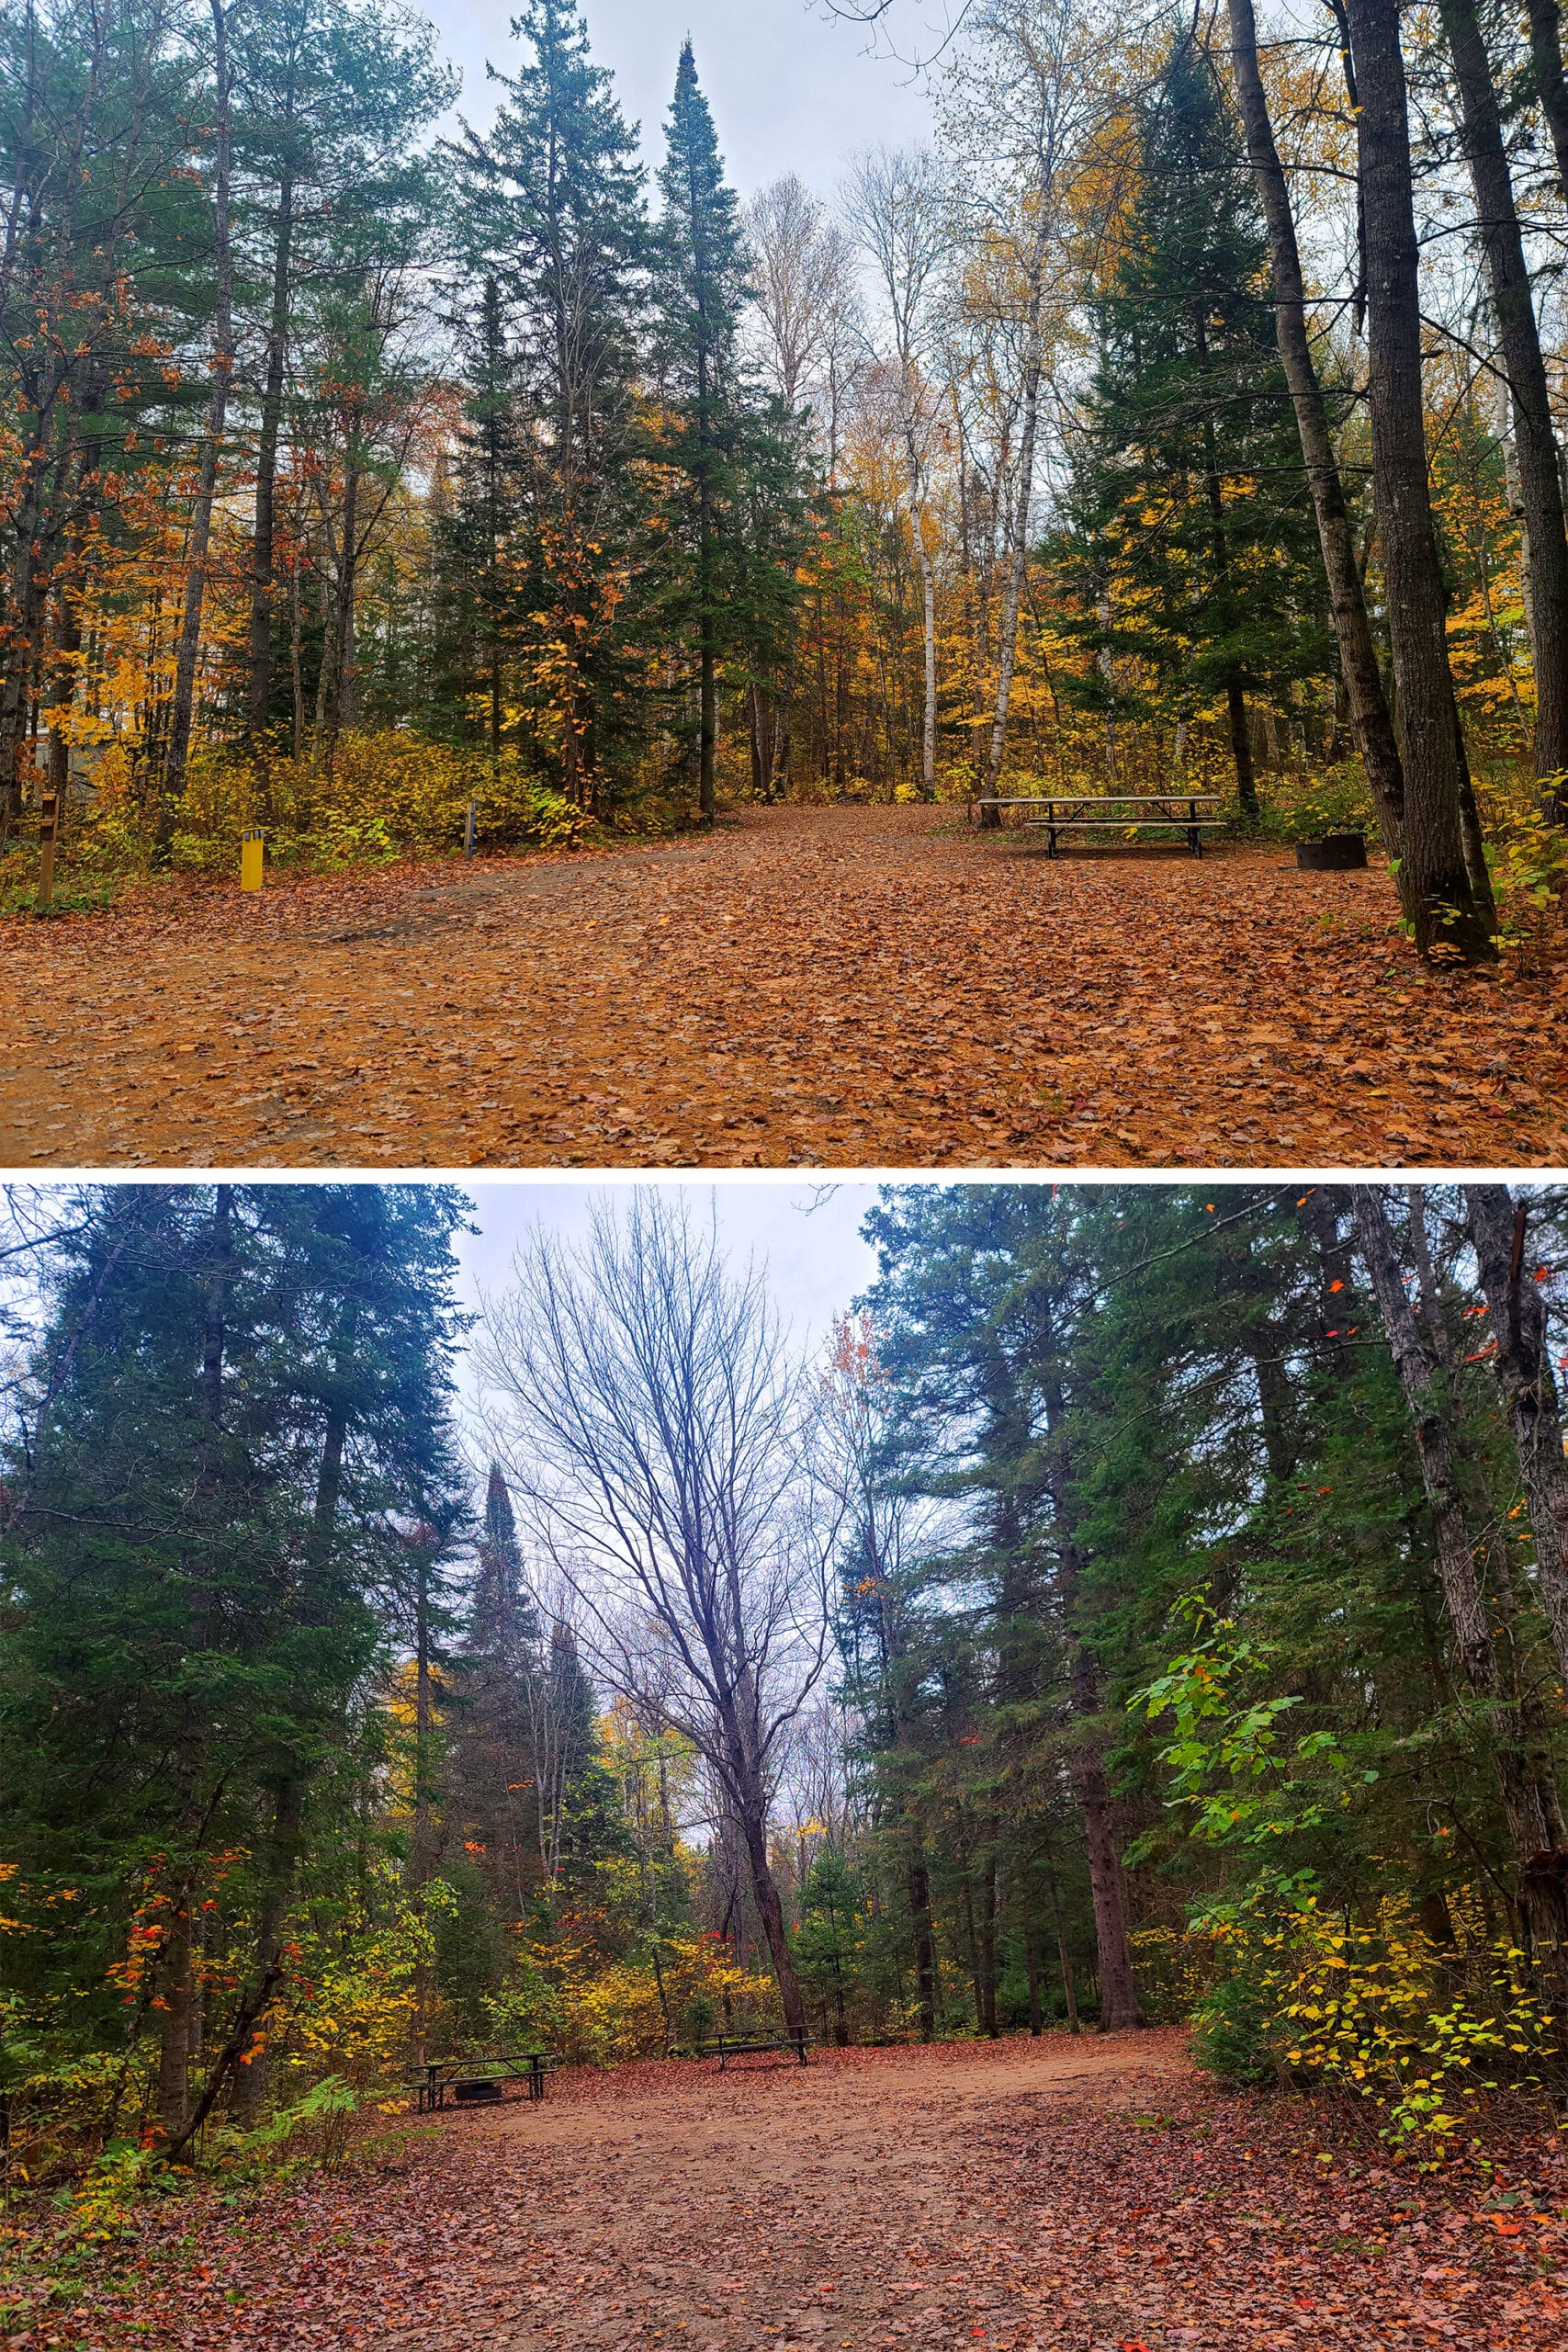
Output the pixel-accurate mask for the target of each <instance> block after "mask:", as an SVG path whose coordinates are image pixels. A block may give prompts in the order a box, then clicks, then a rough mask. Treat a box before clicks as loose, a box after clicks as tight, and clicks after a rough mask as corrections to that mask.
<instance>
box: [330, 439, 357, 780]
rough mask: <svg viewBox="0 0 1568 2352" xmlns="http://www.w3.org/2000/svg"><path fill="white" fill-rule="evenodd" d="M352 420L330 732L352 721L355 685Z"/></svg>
mask: <svg viewBox="0 0 1568 2352" xmlns="http://www.w3.org/2000/svg"><path fill="white" fill-rule="evenodd" d="M358 568H359V459H358V457H357V455H356V454H355V430H354V419H353V417H352V415H351V416H350V419H349V428H348V436H347V443H346V450H345V455H344V475H343V550H342V553H341V555H340V557H339V559H338V577H337V613H336V631H335V638H336V651H335V657H334V662H333V669H334V673H335V676H334V684H335V687H336V695H335V700H334V707H333V738H334V740H335V738H336V737H337V736H339V735H346V734H347V733H348V732H349V731H350V729H352V728H353V726H354V724H355V717H356V706H357V692H356V689H357V684H358V681H357V679H356V676H355V650H354V594H355V573H356V572H357V571H358Z"/></svg>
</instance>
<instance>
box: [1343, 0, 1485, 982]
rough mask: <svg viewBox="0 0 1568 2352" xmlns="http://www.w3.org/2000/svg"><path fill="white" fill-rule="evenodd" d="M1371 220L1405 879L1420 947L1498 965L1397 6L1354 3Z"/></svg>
mask: <svg viewBox="0 0 1568 2352" xmlns="http://www.w3.org/2000/svg"><path fill="white" fill-rule="evenodd" d="M1348 17H1349V22H1350V37H1351V41H1352V44H1353V47H1354V51H1355V64H1356V77H1357V89H1358V94H1359V98H1360V102H1361V104H1360V112H1359V115H1358V117H1357V120H1356V133H1357V151H1358V156H1359V166H1360V175H1361V185H1362V189H1363V192H1364V196H1365V202H1366V219H1367V347H1368V353H1369V358H1370V368H1369V376H1368V385H1367V402H1368V409H1369V413H1370V417H1371V442H1372V484H1373V491H1374V493H1375V496H1376V501H1377V511H1378V530H1379V537H1380V541H1381V544H1382V561H1383V573H1384V578H1385V580H1386V582H1387V586H1388V607H1389V635H1390V639H1391V642H1392V645H1393V674H1394V681H1395V684H1396V685H1397V687H1398V690H1399V718H1400V729H1401V734H1402V737H1403V749H1404V850H1403V854H1402V857H1401V864H1400V872H1401V876H1403V877H1404V880H1405V881H1406V882H1407V884H1408V893H1409V895H1408V899H1407V900H1406V903H1407V905H1408V907H1409V909H1410V921H1411V923H1412V926H1413V928H1414V930H1415V933H1416V944H1417V945H1418V947H1419V948H1420V950H1421V952H1422V954H1423V955H1430V954H1431V953H1432V951H1433V950H1434V949H1438V950H1440V951H1444V952H1447V953H1450V954H1452V955H1457V956H1459V957H1461V959H1462V960H1463V961H1465V962H1467V963H1475V962H1481V961H1483V960H1485V959H1487V958H1490V957H1493V956H1495V954H1496V950H1495V946H1494V944H1493V936H1494V933H1495V931H1496V928H1497V916H1496V910H1495V906H1494V904H1493V901H1492V893H1491V888H1490V885H1489V883H1488V882H1487V880H1486V876H1485V874H1484V871H1483V872H1482V873H1481V874H1479V875H1477V874H1472V872H1471V870H1470V868H1469V865H1467V862H1466V859H1465V854H1464V834H1463V829H1462V815H1461V769H1460V763H1459V757H1458V742H1457V736H1456V727H1455V718H1454V696H1453V681H1452V678H1451V677H1450V673H1449V656H1448V630H1447V599H1446V596H1445V594H1444V588H1443V578H1442V569H1441V566H1440V563H1439V561H1438V539H1437V532H1436V530H1435V528H1434V526H1433V522H1432V509H1431V502H1430V497H1429V493H1428V489H1427V443H1426V432H1425V421H1424V420H1425V411H1424V406H1423V389H1424V388H1423V382H1422V372H1421V311H1420V294H1419V284H1418V259H1419V256H1418V249H1417V245H1416V216H1415V209H1414V203H1413V198H1412V193H1411V177H1410V126H1409V121H1408V119H1407V115H1406V107H1405V85H1404V56H1403V54H1402V52H1401V50H1400V46H1399V5H1398V0H1348Z"/></svg>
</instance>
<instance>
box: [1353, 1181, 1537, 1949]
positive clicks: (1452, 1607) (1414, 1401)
mask: <svg viewBox="0 0 1568 2352" xmlns="http://www.w3.org/2000/svg"><path fill="white" fill-rule="evenodd" d="M1384 1197H1385V1196H1384V1190H1383V1188H1382V1187H1380V1186H1377V1185H1372V1184H1358V1185H1355V1186H1354V1187H1353V1188H1352V1199H1353V1201H1354V1204H1355V1216H1356V1237H1357V1240H1358V1242H1359V1246H1360V1251H1361V1257H1362V1260H1363V1261H1364V1263H1365V1265H1366V1268H1367V1272H1368V1273H1369V1275H1370V1276H1371V1284H1372V1291H1373V1295H1374V1296H1375V1297H1376V1299H1377V1304H1378V1311H1379V1314H1380V1316H1381V1317H1382V1326H1383V1331H1384V1335H1385V1337H1386V1339H1387V1341H1388V1346H1389V1352H1390V1353H1391V1355H1392V1356H1393V1363H1394V1370H1395V1372H1396V1373H1397V1374H1398V1377H1399V1385H1400V1387H1401V1390H1402V1391H1403V1393H1404V1401H1405V1406H1406V1408H1407V1410H1408V1412H1409V1415H1410V1420H1411V1426H1412V1428H1413V1430H1414V1431H1415V1437H1416V1454H1417V1457H1418V1459H1419V1462H1420V1465H1421V1483H1422V1487H1423V1489H1424V1491H1425V1493H1426V1497H1427V1510H1428V1512H1429V1514H1430V1517H1431V1521H1432V1529H1433V1534H1434V1538H1435V1544H1436V1550H1437V1555H1438V1579H1439V1581H1440V1583H1441V1586H1442V1590H1443V1600H1444V1606H1445V1608H1446V1610H1447V1612H1448V1618H1449V1623H1450V1628H1451V1630H1452V1633H1453V1636H1454V1642H1455V1645H1456V1648H1457V1651H1458V1657H1459V1665H1460V1670H1461V1674H1462V1676H1463V1678H1464V1681H1465V1684H1466V1686H1467V1688H1468V1689H1469V1691H1471V1693H1472V1695H1473V1697H1474V1698H1475V1699H1476V1700H1477V1701H1479V1702H1481V1705H1482V1706H1483V1709H1484V1711H1485V1715H1486V1719H1487V1727H1488V1730H1489V1732H1490V1734H1491V1736H1492V1738H1493V1740H1494V1741H1495V1751H1496V1770H1497V1778H1498V1787H1499V1792H1500V1794H1501V1796H1502V1800H1503V1810H1504V1813H1505V1815H1506V1817H1507V1822H1508V1830H1509V1838H1510V1842H1511V1844H1512V1847H1513V1854H1514V1862H1515V1870H1516V1884H1517V1896H1518V1901H1519V1903H1520V1905H1521V1907H1522V1909H1523V1911H1524V1914H1525V1916H1526V1917H1527V1918H1528V1919H1529V1925H1530V1928H1531V1933H1532V1937H1533V1939H1534V1940H1535V1943H1536V1945H1537V1947H1538V1950H1539V1949H1540V1948H1541V1947H1544V1948H1545V1949H1546V1950H1547V1951H1549V1952H1550V1953H1551V1955H1553V1956H1554V1957H1553V1966H1554V1968H1556V1969H1557V1970H1558V1971H1559V1972H1561V1968H1562V1959H1563V1954H1564V1949H1565V1945H1568V1828H1565V1826H1564V1823H1563V1818H1562V1806H1561V1803H1560V1801H1559V1796H1558V1791H1557V1783H1556V1777H1555V1773H1554V1770H1553V1766H1552V1761H1551V1744H1550V1741H1549V1740H1543V1739H1542V1738H1541V1737H1540V1736H1539V1734H1538V1732H1537V1730H1536V1728H1535V1726H1534V1725H1533V1724H1531V1723H1529V1722H1528V1721H1527V1720H1526V1716H1525V1713H1524V1712H1523V1711H1522V1710H1521V1708H1520V1705H1519V1702H1518V1699H1517V1694H1516V1693H1515V1692H1514V1691H1511V1690H1510V1689H1508V1688H1507V1687H1506V1684H1505V1681H1504V1678H1503V1675H1502V1672H1501V1670H1500V1667H1499V1662H1498V1657H1497V1651H1496V1646H1495V1643H1494V1640H1493V1636H1492V1627H1491V1624H1490V1623H1489V1621H1488V1618H1487V1613H1486V1605H1485V1601H1484V1600H1483V1595H1482V1590H1481V1586H1480V1581H1479V1579H1478V1577H1477V1576H1476V1572H1475V1553H1474V1547H1473V1546H1472V1542H1471V1537H1470V1531H1469V1527H1468V1525H1467V1524H1466V1515H1465V1508H1464V1499H1463V1496H1462V1493H1461V1487H1460V1481H1459V1475H1458V1470H1457V1466H1456V1463H1455V1458H1454V1446H1453V1442H1452V1437H1451V1434H1450V1427H1449V1417H1448V1412H1447V1409H1446V1406H1445V1403H1444V1399H1443V1397H1441V1395H1440V1394H1439V1392H1438V1384H1437V1381H1436V1378H1435V1377H1434V1372H1433V1365H1432V1361H1431V1358H1430V1356H1429V1355H1428V1353H1427V1348H1426V1346H1425V1344H1424V1342H1423V1340H1422V1337H1421V1331H1420V1328H1419V1325H1418V1324H1417V1321H1416V1310H1415V1308H1414V1307H1413V1306H1411V1304H1410V1300H1409V1298H1408V1296H1407V1295H1406V1293H1405V1287H1404V1272H1403V1269H1402V1267H1401V1265H1400V1262H1399V1256H1398V1252H1397V1250H1396V1249H1395V1246H1394V1238H1393V1231H1392V1229H1391V1228H1390V1226H1389V1222H1388V1217H1387V1213H1386V1209H1385V1205H1384Z"/></svg>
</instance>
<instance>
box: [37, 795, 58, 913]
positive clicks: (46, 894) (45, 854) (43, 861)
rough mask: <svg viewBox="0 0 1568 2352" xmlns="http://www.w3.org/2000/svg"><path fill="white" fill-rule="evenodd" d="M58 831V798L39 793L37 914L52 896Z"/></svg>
mask: <svg viewBox="0 0 1568 2352" xmlns="http://www.w3.org/2000/svg"><path fill="white" fill-rule="evenodd" d="M59 831H60V796H59V794H58V793H54V792H40V793H39V804H38V896H37V898H36V899H34V901H33V904H34V906H35V908H36V909H37V910H38V911H39V912H40V913H41V912H42V910H43V909H44V908H45V907H47V906H48V904H49V902H50V900H51V899H52V898H53V896H54V844H55V840H56V837H57V835H58V833H59Z"/></svg>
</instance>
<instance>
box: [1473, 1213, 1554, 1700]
mask: <svg viewBox="0 0 1568 2352" xmlns="http://www.w3.org/2000/svg"><path fill="white" fill-rule="evenodd" d="M1464 1197H1465V1205H1466V1209H1467V1211H1468V1221H1469V1225H1470V1237H1471V1240H1472V1243H1473V1244H1474V1248H1475V1256H1476V1262H1477V1264H1478V1266H1479V1268H1480V1271H1481V1287H1482V1291H1483V1295H1484V1296H1485V1299H1486V1311H1487V1320H1488V1327H1489V1329H1490V1331H1491V1337H1492V1346H1493V1351H1494V1352H1493V1357H1492V1366H1493V1370H1494V1372H1495V1374H1496V1376H1497V1385H1498V1387H1499V1389H1500V1390H1501V1392H1502V1397H1503V1409H1504V1411H1505V1412H1506V1414H1507V1417H1508V1428H1509V1430H1510V1431H1511V1432H1512V1435H1513V1441H1514V1451H1515V1453H1516V1454H1517V1457H1518V1464H1519V1479H1520V1483H1521V1484H1522V1486H1523V1487H1524V1490H1525V1506H1526V1509H1527V1510H1528V1511H1529V1522H1530V1529H1531V1532H1532V1533H1533V1534H1534V1536H1535V1557H1536V1587H1537V1589H1538V1591H1539V1593H1540V1603H1541V1608H1542V1610H1543V1611H1544V1613H1545V1616H1546V1622H1547V1623H1548V1625H1549V1626H1550V1627H1551V1644H1552V1648H1553V1649H1554V1651H1555V1652H1556V1655H1557V1670H1558V1672H1559V1673H1560V1674H1561V1675H1562V1677H1563V1678H1564V1679H1565V1680H1568V1460H1565V1459H1564V1456H1563V1452H1562V1408H1561V1405H1560V1403H1559V1400H1558V1394H1557V1381H1556V1377H1555V1375H1554V1374H1553V1372H1552V1369H1551V1354H1550V1352H1549V1351H1548V1348H1547V1340H1546V1305H1545V1302H1544V1300H1543V1299H1542V1297H1541V1295H1540V1286H1539V1284H1538V1283H1537V1282H1536V1280H1535V1276H1534V1273H1533V1272H1532V1271H1531V1269H1530V1268H1529V1266H1528V1265H1527V1264H1526V1262H1525V1231H1526V1220H1527V1215H1528V1211H1527V1206H1526V1204H1525V1202H1524V1201H1522V1200H1520V1201H1517V1202H1516V1201H1515V1200H1514V1199H1513V1197H1512V1195H1511V1194H1510V1193H1509V1191H1508V1188H1507V1186H1506V1184H1467V1185H1466V1186H1465V1188H1464Z"/></svg>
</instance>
